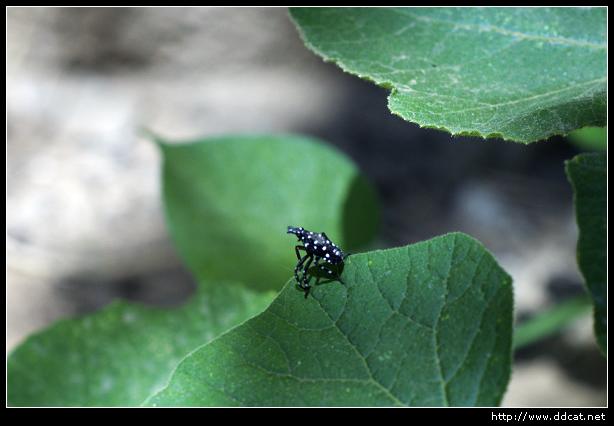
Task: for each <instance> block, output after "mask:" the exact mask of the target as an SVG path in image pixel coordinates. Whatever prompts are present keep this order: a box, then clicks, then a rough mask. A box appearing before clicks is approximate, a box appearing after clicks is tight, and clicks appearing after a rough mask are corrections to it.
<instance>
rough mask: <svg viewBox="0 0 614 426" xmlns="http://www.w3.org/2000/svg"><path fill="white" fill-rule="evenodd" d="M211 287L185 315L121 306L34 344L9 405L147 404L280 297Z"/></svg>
mask: <svg viewBox="0 0 614 426" xmlns="http://www.w3.org/2000/svg"><path fill="white" fill-rule="evenodd" d="M210 287H211V288H209V289H208V290H207V291H206V292H205V291H203V290H201V291H200V292H199V293H197V295H196V296H195V297H194V298H192V299H191V300H190V302H189V303H187V304H186V305H185V306H183V307H181V308H179V309H170V310H165V309H154V308H148V307H144V306H139V305H134V304H128V303H125V302H115V303H113V304H112V305H110V306H108V307H106V308H104V309H103V310H102V311H100V312H98V313H96V314H93V315H91V316H87V317H84V318H78V319H71V320H62V321H59V322H57V323H56V324H55V325H53V326H51V327H49V328H48V329H46V330H43V331H41V332H38V333H36V334H34V335H32V336H30V337H29V338H28V339H27V340H26V341H25V342H24V343H23V344H21V345H20V346H19V347H17V349H15V351H14V352H13V353H12V354H11V355H10V356H9V359H8V367H7V372H8V401H9V404H10V405H17V406H134V405H139V404H141V403H142V402H143V401H144V400H145V398H147V397H148V396H149V395H151V394H152V392H154V391H155V390H157V389H160V388H161V387H163V386H164V385H165V384H166V382H167V380H168V379H169V376H170V374H171V372H172V371H173V368H175V367H176V365H177V363H178V362H179V360H180V359H181V358H182V357H184V356H185V355H186V354H187V353H188V352H190V351H191V350H193V349H194V348H196V347H197V346H199V345H201V344H203V343H206V342H208V341H210V340H211V339H213V338H214V337H216V336H217V335H219V334H220V333H222V332H224V331H226V330H228V329H229V328H230V327H232V326H235V325H237V324H238V323H240V322H241V321H244V320H246V319H247V318H249V317H251V316H253V315H255V314H257V313H258V312H261V311H262V310H263V309H264V308H265V307H266V306H267V305H268V303H269V302H270V301H271V300H272V299H273V296H274V295H273V293H271V292H269V293H255V292H253V291H249V290H246V289H244V288H242V287H241V286H237V285H233V284H225V283H218V285H217V286H210Z"/></svg>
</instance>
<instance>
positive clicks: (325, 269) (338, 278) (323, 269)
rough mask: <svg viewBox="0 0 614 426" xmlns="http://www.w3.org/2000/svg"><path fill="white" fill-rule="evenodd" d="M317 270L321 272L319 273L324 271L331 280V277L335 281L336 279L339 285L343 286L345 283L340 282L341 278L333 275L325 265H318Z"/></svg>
mask: <svg viewBox="0 0 614 426" xmlns="http://www.w3.org/2000/svg"><path fill="white" fill-rule="evenodd" d="M319 268H320V270H321V271H324V272H326V273H328V275H329V276H330V277H331V278H333V277H334V278H336V279H337V281H339V282H340V283H341V284H345V283H344V282H343V280H341V277H340V276H339V275H338V274H335V273H334V272H333V271H332V269H330V268H329V267H328V266H326V265H320V266H319Z"/></svg>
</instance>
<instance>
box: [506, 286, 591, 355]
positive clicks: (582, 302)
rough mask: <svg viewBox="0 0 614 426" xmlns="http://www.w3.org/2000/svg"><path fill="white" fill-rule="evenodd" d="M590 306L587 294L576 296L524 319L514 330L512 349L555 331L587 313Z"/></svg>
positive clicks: (533, 341)
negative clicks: (528, 318) (526, 319)
mask: <svg viewBox="0 0 614 426" xmlns="http://www.w3.org/2000/svg"><path fill="white" fill-rule="evenodd" d="M590 307H591V303H590V300H589V298H588V297H587V296H578V297H576V298H573V299H570V300H567V301H565V302H563V303H561V304H559V305H557V306H555V307H553V308H551V309H549V310H547V311H545V312H542V313H540V314H538V315H536V316H535V317H533V318H531V319H530V320H528V321H525V322H524V323H522V324H520V325H519V326H517V327H516V330H515V332H514V350H517V349H519V348H521V347H523V346H527V345H529V344H531V343H535V342H537V341H539V340H541V339H543V338H545V337H548V336H550V335H552V334H555V333H557V332H558V331H560V330H561V329H563V328H565V327H566V326H568V325H569V324H570V323H571V322H573V321H575V320H576V319H578V318H579V317H581V316H583V315H585V314H586V313H588V312H589V311H590Z"/></svg>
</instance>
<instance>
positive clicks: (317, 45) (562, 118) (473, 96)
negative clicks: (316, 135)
mask: <svg viewBox="0 0 614 426" xmlns="http://www.w3.org/2000/svg"><path fill="white" fill-rule="evenodd" d="M290 13H291V16H292V18H293V19H294V21H295V23H296V24H297V26H298V28H299V31H300V33H301V36H302V37H303V40H304V41H305V43H306V45H307V46H308V47H309V48H311V49H312V50H313V51H314V52H315V53H317V54H319V55H320V56H322V57H323V58H324V59H325V60H326V61H332V62H335V63H336V64H338V65H339V66H340V67H341V68H342V69H343V70H344V71H347V72H349V73H352V74H356V75H358V76H359V77H362V78H366V79H369V80H372V81H373V82H375V83H376V84H378V85H381V86H383V87H386V88H389V89H392V93H391V95H390V97H389V100H388V101H389V102H388V105H389V108H390V110H391V111H392V112H393V113H394V114H397V115H399V116H400V117H402V118H404V119H406V120H408V121H412V122H414V123H417V124H419V125H420V126H423V127H431V128H438V129H442V130H447V131H449V132H451V133H452V134H458V135H477V136H482V137H501V138H504V139H510V140H514V141H518V142H523V143H529V142H533V141H537V140H540V139H544V138H548V137H550V136H552V135H556V134H566V133H568V132H570V131H572V130H575V129H577V128H580V127H584V126H604V125H605V123H606V46H607V43H606V9H605V8H555V7H547V8H451V7H446V8H297V9H292V10H291V12H290Z"/></svg>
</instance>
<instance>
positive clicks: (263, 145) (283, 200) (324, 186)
mask: <svg viewBox="0 0 614 426" xmlns="http://www.w3.org/2000/svg"><path fill="white" fill-rule="evenodd" d="M161 147H162V152H163V154H164V176H163V179H164V199H165V207H166V213H167V218H168V223H169V228H170V230H171V234H172V235H173V238H174V240H175V242H176V243H177V245H178V247H179V250H180V252H181V253H182V257H183V259H184V260H185V261H186V262H187V264H188V266H189V267H190V268H191V270H192V271H193V272H194V273H195V274H196V276H197V277H199V278H200V279H201V280H225V279H233V280H238V281H241V282H247V283H251V284H254V285H255V286H256V287H259V288H267V287H268V288H270V287H271V286H276V287H277V288H279V286H280V283H283V282H284V281H285V280H286V278H287V277H288V275H290V274H291V273H292V271H293V268H294V264H295V263H296V258H295V256H294V251H293V249H292V247H289V245H290V244H292V243H291V242H292V241H293V239H292V238H290V236H288V235H287V234H286V229H287V226H289V225H293V226H302V227H304V228H307V229H310V230H313V231H317V232H326V234H327V235H328V236H329V237H331V238H332V239H334V240H335V241H336V242H337V244H338V245H339V246H340V247H343V248H344V249H352V248H355V247H357V246H360V245H363V244H365V243H367V242H368V241H370V239H371V238H372V236H373V235H374V233H375V227H376V222H377V207H376V201H375V196H374V192H373V190H372V189H371V187H370V186H369V185H368V184H367V183H366V181H365V180H364V178H362V177H361V176H360V174H359V171H358V169H357V168H356V166H354V165H353V164H352V163H351V162H350V161H349V160H348V159H347V158H346V157H344V156H343V155H341V154H340V153H339V152H337V151H336V150H334V149H332V148H330V147H329V146H326V145H324V144H322V143H319V142H318V141H317V140H314V139H308V138H302V137H295V136H279V137H276V136H257V137H253V136H252V137H250V136H236V137H218V138H211V139H206V140H202V141H199V142H196V143H190V144H181V145H171V144H167V143H161Z"/></svg>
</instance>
